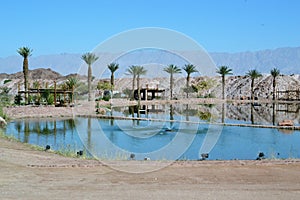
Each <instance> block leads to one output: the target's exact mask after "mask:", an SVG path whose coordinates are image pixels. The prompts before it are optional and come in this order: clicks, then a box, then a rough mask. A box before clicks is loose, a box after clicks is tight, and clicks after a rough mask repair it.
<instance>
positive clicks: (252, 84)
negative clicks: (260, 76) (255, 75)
mask: <svg viewBox="0 0 300 200" xmlns="http://www.w3.org/2000/svg"><path fill="white" fill-rule="evenodd" d="M253 88H254V79H251V99H252V100H254V91H253Z"/></svg>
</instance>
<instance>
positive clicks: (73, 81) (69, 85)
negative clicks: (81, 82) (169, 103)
mask: <svg viewBox="0 0 300 200" xmlns="http://www.w3.org/2000/svg"><path fill="white" fill-rule="evenodd" d="M77 84H78V79H77V78H75V77H70V78H68V80H67V81H66V86H67V89H68V90H71V91H72V93H71V94H70V102H73V100H74V89H75V87H76V86H77Z"/></svg>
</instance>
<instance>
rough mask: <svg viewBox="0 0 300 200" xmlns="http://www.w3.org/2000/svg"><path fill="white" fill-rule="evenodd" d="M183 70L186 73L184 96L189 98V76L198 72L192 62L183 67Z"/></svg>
mask: <svg viewBox="0 0 300 200" xmlns="http://www.w3.org/2000/svg"><path fill="white" fill-rule="evenodd" d="M183 70H184V71H185V72H186V73H187V76H186V98H189V88H190V76H191V74H192V73H195V72H198V70H197V69H196V66H194V65H192V64H187V65H185V66H184V67H183Z"/></svg>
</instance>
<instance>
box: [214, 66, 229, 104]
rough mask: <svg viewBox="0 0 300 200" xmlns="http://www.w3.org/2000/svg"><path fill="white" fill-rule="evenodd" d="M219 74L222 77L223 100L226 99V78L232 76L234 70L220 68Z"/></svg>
mask: <svg viewBox="0 0 300 200" xmlns="http://www.w3.org/2000/svg"><path fill="white" fill-rule="evenodd" d="M217 73H218V74H220V75H221V77H222V99H225V76H226V75H230V74H232V69H230V68H228V67H227V66H220V67H219V68H218V69H217Z"/></svg>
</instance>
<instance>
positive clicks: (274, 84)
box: [273, 77, 276, 101]
mask: <svg viewBox="0 0 300 200" xmlns="http://www.w3.org/2000/svg"><path fill="white" fill-rule="evenodd" d="M275 87H276V80H275V77H274V78H273V101H275Z"/></svg>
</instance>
